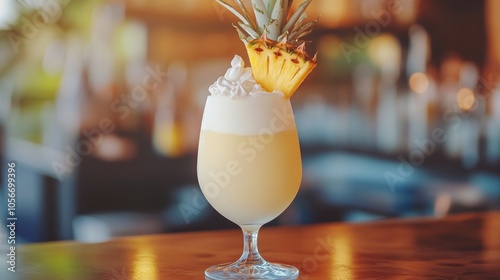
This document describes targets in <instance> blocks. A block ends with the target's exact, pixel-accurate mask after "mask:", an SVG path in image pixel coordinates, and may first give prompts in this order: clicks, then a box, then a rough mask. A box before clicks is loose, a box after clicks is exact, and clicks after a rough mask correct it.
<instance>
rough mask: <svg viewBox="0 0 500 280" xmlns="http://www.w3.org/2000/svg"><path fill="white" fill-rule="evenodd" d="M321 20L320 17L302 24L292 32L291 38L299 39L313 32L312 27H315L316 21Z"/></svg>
mask: <svg viewBox="0 0 500 280" xmlns="http://www.w3.org/2000/svg"><path fill="white" fill-rule="evenodd" d="M318 21H319V18H318V19H316V20H315V21H310V22H308V23H306V24H304V25H302V26H301V27H300V28H298V29H297V30H295V31H293V32H292V33H291V34H290V37H289V38H290V40H297V39H300V38H302V37H304V36H306V35H308V34H310V33H311V32H312V28H313V27H314V25H315V24H316V23H318Z"/></svg>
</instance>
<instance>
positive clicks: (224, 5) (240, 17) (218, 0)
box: [215, 0, 251, 25]
mask: <svg viewBox="0 0 500 280" xmlns="http://www.w3.org/2000/svg"><path fill="white" fill-rule="evenodd" d="M215 1H217V3H219V4H220V5H221V6H223V7H224V8H226V9H228V10H229V11H230V12H231V13H233V14H234V15H235V16H237V17H238V18H239V19H240V20H241V21H242V22H243V23H244V24H247V25H251V23H250V22H249V21H248V20H247V19H246V18H245V17H244V16H243V15H241V14H240V12H238V11H237V10H236V9H235V8H233V6H231V5H229V4H228V3H226V2H224V1H222V0H215Z"/></svg>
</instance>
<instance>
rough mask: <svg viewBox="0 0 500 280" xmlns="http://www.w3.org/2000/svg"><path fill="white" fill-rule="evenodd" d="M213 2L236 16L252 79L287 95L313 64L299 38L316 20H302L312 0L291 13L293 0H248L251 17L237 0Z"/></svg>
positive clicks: (290, 93) (304, 34)
mask: <svg viewBox="0 0 500 280" xmlns="http://www.w3.org/2000/svg"><path fill="white" fill-rule="evenodd" d="M216 1H217V2H218V3H219V4H220V5H222V6H223V7H225V8H226V9H228V10H229V11H231V12H232V13H233V14H235V15H236V16H237V17H238V18H239V19H240V22H239V23H238V25H235V28H236V30H237V31H238V34H239V36H240V39H241V40H242V41H243V42H244V43H245V45H246V48H247V53H248V57H249V58H250V64H251V66H252V73H253V76H254V79H255V80H256V81H257V82H258V83H259V84H260V85H261V86H262V87H263V88H264V89H265V90H267V91H269V92H273V91H281V92H283V94H284V95H285V96H286V98H291V97H292V95H293V94H294V92H295V91H296V90H297V88H298V87H299V86H300V85H301V84H302V82H303V81H304V80H305V79H306V77H307V76H308V75H309V74H310V73H311V71H312V70H313V69H314V68H315V67H316V65H317V59H316V56H314V58H312V59H311V58H310V57H309V56H308V55H307V53H306V50H305V42H304V41H303V37H304V36H306V35H308V34H309V33H311V32H312V28H313V26H314V24H316V23H317V22H318V21H317V20H316V21H312V22H306V23H305V22H304V21H305V19H306V18H307V16H306V14H305V10H306V8H307V7H308V6H309V4H310V3H311V2H312V0H306V1H304V2H303V3H302V4H301V5H299V7H298V8H297V10H296V11H295V12H294V13H293V14H292V13H289V11H290V7H291V5H292V2H293V0H252V1H251V2H252V8H253V14H254V18H252V17H251V16H250V12H249V11H248V10H247V9H246V7H245V5H243V3H242V1H241V0H233V1H234V2H235V4H236V6H237V8H235V7H233V6H231V5H229V4H228V3H226V2H225V1H222V0H216ZM238 9H239V10H240V11H238Z"/></svg>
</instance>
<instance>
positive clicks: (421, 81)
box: [410, 73, 430, 94]
mask: <svg viewBox="0 0 500 280" xmlns="http://www.w3.org/2000/svg"><path fill="white" fill-rule="evenodd" d="M429 84H430V82H429V78H428V77H427V75H425V74H424V73H415V74H413V75H411V76H410V89H411V90H412V91H414V92H415V93H419V94H423V93H425V92H426V91H427V90H428V89H429Z"/></svg>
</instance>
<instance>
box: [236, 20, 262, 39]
mask: <svg viewBox="0 0 500 280" xmlns="http://www.w3.org/2000/svg"><path fill="white" fill-rule="evenodd" d="M238 25H239V26H240V27H241V28H242V29H243V30H245V32H246V33H248V34H249V35H250V37H252V38H253V39H258V38H259V34H257V32H255V30H253V29H252V27H250V26H249V25H247V24H244V23H242V22H238Z"/></svg>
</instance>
